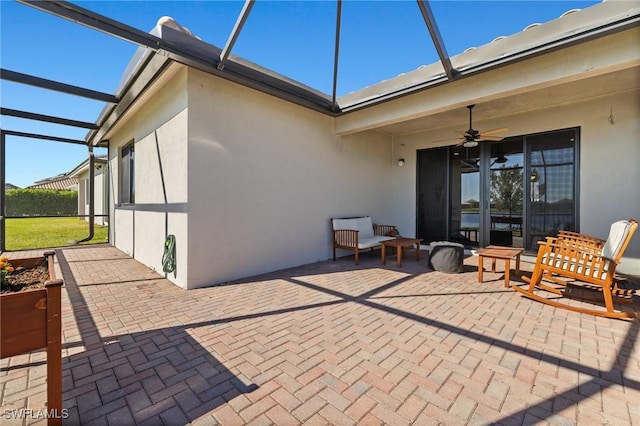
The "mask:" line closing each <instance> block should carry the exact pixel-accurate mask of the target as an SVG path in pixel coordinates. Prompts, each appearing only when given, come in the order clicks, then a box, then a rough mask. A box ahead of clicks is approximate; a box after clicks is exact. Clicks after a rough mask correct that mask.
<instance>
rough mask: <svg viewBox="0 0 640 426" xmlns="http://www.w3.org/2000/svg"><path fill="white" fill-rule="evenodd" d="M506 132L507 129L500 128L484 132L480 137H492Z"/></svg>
mask: <svg viewBox="0 0 640 426" xmlns="http://www.w3.org/2000/svg"><path fill="white" fill-rule="evenodd" d="M508 131H509V128H508V127H500V128H498V129H491V130H487V131H484V132H480V135H492V134H494V133H502V132H508Z"/></svg>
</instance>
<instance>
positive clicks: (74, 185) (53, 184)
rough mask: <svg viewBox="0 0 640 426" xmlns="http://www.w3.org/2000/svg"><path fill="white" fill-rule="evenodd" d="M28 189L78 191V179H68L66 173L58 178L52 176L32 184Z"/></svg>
mask: <svg viewBox="0 0 640 426" xmlns="http://www.w3.org/2000/svg"><path fill="white" fill-rule="evenodd" d="M28 188H32V189H56V190H63V189H70V190H77V189H78V179H76V178H73V177H69V174H68V173H63V174H60V175H58V176H54V177H50V178H46V179H42V180H39V181H37V182H36V183H34V184H33V185H31V186H28Z"/></svg>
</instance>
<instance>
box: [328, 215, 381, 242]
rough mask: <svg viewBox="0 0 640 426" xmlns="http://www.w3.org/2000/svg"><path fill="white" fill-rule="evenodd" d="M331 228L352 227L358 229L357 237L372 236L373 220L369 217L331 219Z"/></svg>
mask: <svg viewBox="0 0 640 426" xmlns="http://www.w3.org/2000/svg"><path fill="white" fill-rule="evenodd" d="M333 229H335V230H338V229H354V230H356V231H360V233H359V234H358V236H359V238H370V237H373V222H371V217H369V216H365V217H354V218H351V219H333Z"/></svg>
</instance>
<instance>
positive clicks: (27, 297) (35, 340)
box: [0, 289, 47, 358]
mask: <svg viewBox="0 0 640 426" xmlns="http://www.w3.org/2000/svg"><path fill="white" fill-rule="evenodd" d="M0 303H1V304H2V305H1V310H0V315H1V316H2V318H1V319H0V321H1V322H2V326H1V329H0V333H1V334H2V346H1V347H0V356H1V357H2V358H7V357H10V356H15V355H20V354H23V353H25V352H31V351H34V350H36V349H42V348H44V347H46V346H47V308H46V306H47V290H45V289H42V290H33V291H25V292H24V293H14V294H4V295H2V298H1V299H0Z"/></svg>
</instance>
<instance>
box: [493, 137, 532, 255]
mask: <svg viewBox="0 0 640 426" xmlns="http://www.w3.org/2000/svg"><path fill="white" fill-rule="evenodd" d="M490 161H491V163H490V167H489V170H490V175H489V185H490V198H489V200H490V202H489V215H490V218H491V221H490V223H491V225H490V229H489V243H490V244H493V245H499V246H507V247H523V239H522V218H523V210H524V185H523V171H524V154H523V145H522V138H517V139H515V140H507V141H504V142H496V143H493V144H491V158H490Z"/></svg>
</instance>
